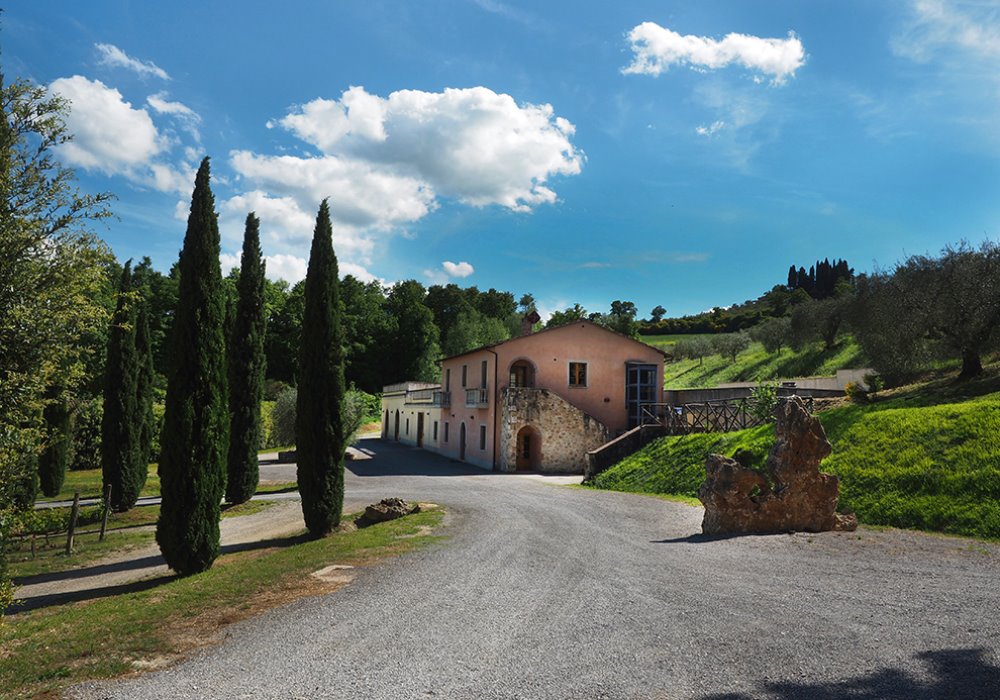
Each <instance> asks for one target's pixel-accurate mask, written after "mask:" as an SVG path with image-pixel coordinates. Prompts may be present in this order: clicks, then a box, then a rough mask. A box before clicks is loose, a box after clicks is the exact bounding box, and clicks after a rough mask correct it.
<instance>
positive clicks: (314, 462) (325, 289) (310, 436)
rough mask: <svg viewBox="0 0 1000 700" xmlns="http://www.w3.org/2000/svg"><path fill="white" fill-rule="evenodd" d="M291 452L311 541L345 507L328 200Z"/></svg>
mask: <svg viewBox="0 0 1000 700" xmlns="http://www.w3.org/2000/svg"><path fill="white" fill-rule="evenodd" d="M298 379H299V380H298V386H299V393H298V402H297V407H296V420H295V443H296V444H295V452H296V459H297V462H298V482H299V493H300V494H301V496H302V514H303V516H304V518H305V522H306V527H307V528H308V529H309V532H310V533H311V534H312V535H313V536H315V537H322V536H323V535H326V534H328V533H329V532H330V531H331V530H332V529H333V528H334V527H336V526H337V525H339V524H340V515H341V510H342V509H343V507H344V447H345V445H344V440H343V428H342V425H341V423H342V421H341V404H342V403H343V398H344V358H343V336H342V333H341V325H340V292H339V278H338V271H337V258H336V255H335V254H334V252H333V230H332V227H331V225H330V209H329V207H328V205H327V202H326V200H323V203H322V204H320V207H319V213H318V214H317V216H316V230H315V232H314V234H313V241H312V250H311V251H310V253H309V269H308V272H307V273H306V283H305V314H304V316H303V321H302V341H301V344H300V346H299V378H298Z"/></svg>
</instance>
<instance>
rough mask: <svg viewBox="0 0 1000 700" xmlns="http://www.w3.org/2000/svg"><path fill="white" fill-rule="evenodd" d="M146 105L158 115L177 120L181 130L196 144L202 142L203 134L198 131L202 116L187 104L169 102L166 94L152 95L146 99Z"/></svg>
mask: <svg viewBox="0 0 1000 700" xmlns="http://www.w3.org/2000/svg"><path fill="white" fill-rule="evenodd" d="M146 104H148V105H149V106H150V108H152V110H153V111H154V112H156V113H157V114H163V115H166V116H168V117H171V118H173V119H174V120H176V122H177V123H178V124H179V125H180V128H182V129H184V130H185V131H187V132H188V133H189V134H191V136H192V138H194V140H195V141H196V142H200V141H201V133H200V132H199V131H198V125H199V124H201V115H200V114H198V113H197V112H195V111H194V110H193V109H191V108H190V107H188V106H187V105H186V104H184V103H183V102H175V101H171V100H168V99H167V93H165V92H158V93H156V94H155V95H150V96H149V97H147V98H146Z"/></svg>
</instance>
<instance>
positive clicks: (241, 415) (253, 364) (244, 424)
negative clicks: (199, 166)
mask: <svg viewBox="0 0 1000 700" xmlns="http://www.w3.org/2000/svg"><path fill="white" fill-rule="evenodd" d="M238 291H239V295H238V298H237V302H236V317H235V319H234V321H233V328H232V337H231V338H230V343H229V414H230V416H231V418H230V420H231V423H230V431H229V473H228V477H227V479H226V500H227V501H228V502H229V503H243V502H245V501H248V500H250V497H251V496H253V494H254V492H255V491H256V490H257V481H258V480H259V478H260V470H259V468H258V463H257V450H258V448H259V447H260V402H261V399H262V398H263V396H264V362H265V359H264V334H265V330H266V328H265V323H266V319H265V315H264V261H263V259H262V257H261V250H260V220H259V219H258V218H257V217H256V216H255V215H254V214H253V212H251V213H250V214H248V215H247V221H246V231H245V233H244V236H243V257H242V258H241V261H240V278H239V282H238Z"/></svg>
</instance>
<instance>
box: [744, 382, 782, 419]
mask: <svg viewBox="0 0 1000 700" xmlns="http://www.w3.org/2000/svg"><path fill="white" fill-rule="evenodd" d="M746 405H747V413H749V414H750V415H751V416H753V417H754V418H755V419H756V420H758V421H760V422H762V423H767V422H770V421H772V420H774V409H776V408H777V407H778V384H777V382H771V383H768V382H760V383H759V384H758V385H757V386H755V387H753V388H752V389H750V398H749V399H747V404H746Z"/></svg>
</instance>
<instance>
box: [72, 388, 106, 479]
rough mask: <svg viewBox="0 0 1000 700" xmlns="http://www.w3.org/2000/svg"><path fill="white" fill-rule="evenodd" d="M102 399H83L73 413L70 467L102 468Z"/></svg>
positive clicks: (76, 468)
mask: <svg viewBox="0 0 1000 700" xmlns="http://www.w3.org/2000/svg"><path fill="white" fill-rule="evenodd" d="M103 414H104V410H103V407H102V401H101V399H99V398H90V399H86V400H85V401H81V402H80V403H79V404H78V405H77V407H76V411H75V412H74V414H73V444H72V446H71V448H70V462H69V468H70V470H71V471H73V470H79V469H100V468H101V416H102V415H103Z"/></svg>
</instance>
